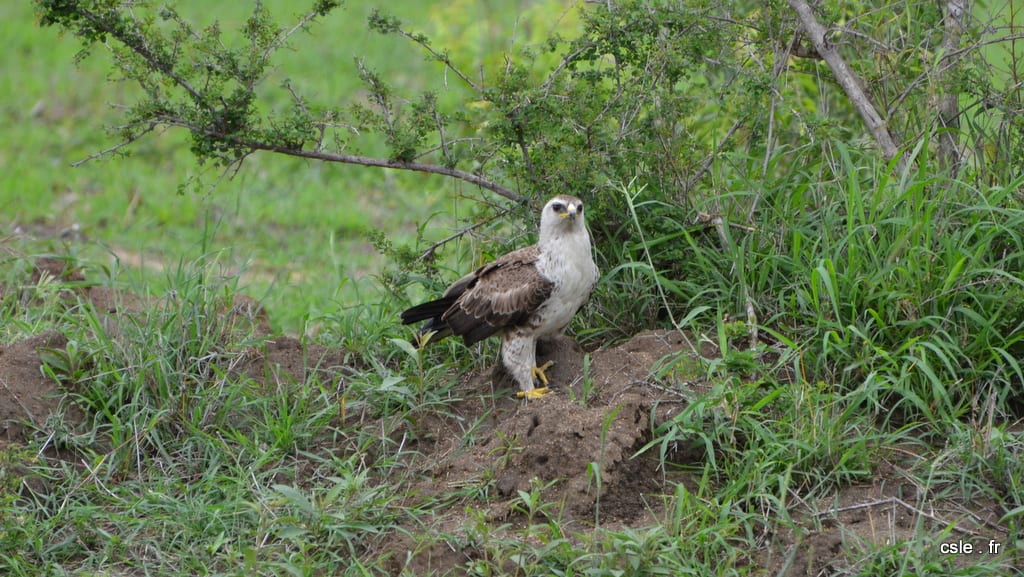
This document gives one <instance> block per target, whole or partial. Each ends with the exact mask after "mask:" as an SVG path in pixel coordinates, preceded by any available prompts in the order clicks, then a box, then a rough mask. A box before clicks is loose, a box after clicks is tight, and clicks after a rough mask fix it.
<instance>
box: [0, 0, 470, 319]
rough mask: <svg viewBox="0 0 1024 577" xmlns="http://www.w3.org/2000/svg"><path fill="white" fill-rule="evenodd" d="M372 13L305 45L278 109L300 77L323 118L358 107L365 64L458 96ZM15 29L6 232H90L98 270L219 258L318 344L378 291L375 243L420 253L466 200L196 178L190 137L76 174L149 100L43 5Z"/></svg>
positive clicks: (392, 184)
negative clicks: (332, 324) (37, 15)
mask: <svg viewBox="0 0 1024 577" xmlns="http://www.w3.org/2000/svg"><path fill="white" fill-rule="evenodd" d="M264 4H266V5H267V6H268V8H269V9H270V10H271V11H272V13H273V14H275V15H276V16H278V17H279V18H281V19H283V20H286V19H288V18H291V17H292V16H294V15H295V14H297V12H298V7H297V6H295V5H294V4H292V3H289V2H284V1H277V2H265V3H264ZM178 5H179V9H180V11H181V12H182V14H183V15H185V16H186V17H192V18H198V21H199V22H203V21H207V22H208V21H209V16H206V15H204V12H203V11H204V10H205V4H203V3H201V2H195V1H188V2H180V3H178ZM372 6H373V3H372V2H368V1H355V2H348V3H347V4H346V6H345V8H344V9H343V10H341V11H339V12H338V13H336V14H335V15H333V16H332V17H331V18H329V19H327V20H326V21H325V22H323V23H321V24H320V25H318V26H317V27H316V28H315V29H314V31H313V33H312V34H299V35H297V36H295V38H294V46H293V49H292V50H286V51H283V52H281V53H280V55H279V56H280V58H279V60H278V67H277V69H276V72H275V74H274V75H272V77H271V78H269V79H268V80H267V81H266V85H267V86H268V87H269V89H268V91H267V92H268V96H267V101H266V102H264V103H263V104H264V105H265V106H270V107H273V106H274V100H275V99H278V98H281V97H282V94H284V95H286V93H285V92H284V91H283V89H279V88H277V86H276V85H277V84H279V83H281V82H283V81H284V80H285V79H290V80H291V81H292V82H293V83H294V84H295V87H296V90H301V91H303V92H304V93H306V94H310V95H312V97H313V98H314V99H315V100H314V101H313V104H316V103H317V102H324V103H338V102H351V101H354V100H356V99H358V97H359V93H360V88H361V87H360V84H359V79H358V77H357V75H356V74H355V64H354V58H355V57H356V56H360V57H363V58H365V60H366V63H367V66H371V67H374V68H375V69H377V70H379V71H380V73H381V74H382V75H384V76H385V77H387V78H389V79H391V81H392V82H394V83H395V84H396V85H398V86H400V87H404V88H406V89H410V90H418V89H427V88H430V89H435V90H440V91H441V95H442V98H444V97H445V93H446V92H447V93H451V92H452V91H451V90H449V91H445V90H444V81H443V80H444V79H443V77H442V75H441V71H440V70H439V69H438V68H437V66H436V65H433V64H430V63H428V62H426V61H425V60H424V59H423V58H422V56H421V54H420V53H419V52H417V51H416V50H415V48H414V47H412V46H411V45H409V44H407V43H401V42H395V41H394V40H393V39H391V38H383V37H380V36H379V35H376V34H374V33H372V32H370V31H368V30H367V28H366V17H367V15H368V14H369V12H370V10H371V8H372ZM222 8H223V9H218V14H217V18H218V20H219V21H220V22H221V23H222V26H223V27H224V28H225V29H232V28H233V27H235V26H237V25H238V24H239V23H240V22H241V21H242V19H243V18H244V17H245V16H246V15H247V14H248V4H246V3H237V4H231V6H230V7H227V6H225V7H222ZM396 8H397V7H396ZM437 10H438V8H437V7H432V6H431V5H430V4H429V3H424V2H408V3H406V4H404V5H402V6H401V12H402V14H403V17H405V18H408V19H410V20H414V21H416V22H420V23H423V24H424V26H426V27H427V28H428V31H429V27H430V20H429V19H428V18H427V16H428V15H429V14H430V13H432V12H436V11H437ZM474 14H480V9H479V8H474V9H468V8H466V7H462V9H461V12H460V18H462V17H472V16H473V15H474ZM0 15H2V16H3V23H2V24H0V31H2V32H3V34H4V37H5V38H7V39H8V40H7V44H8V49H7V50H5V51H4V52H3V54H2V55H0V66H3V68H4V69H5V70H8V71H11V73H9V74H5V75H4V80H3V84H2V85H0V103H2V105H0V117H2V119H3V123H4V125H5V126H6V129H5V132H6V138H5V139H4V143H3V144H2V145H0V206H2V207H3V217H2V221H0V226H3V227H4V230H6V231H8V232H9V231H10V230H11V229H12V228H13V227H14V226H16V225H17V226H21V227H22V229H24V230H26V231H27V232H29V233H33V234H38V235H44V236H46V235H55V234H59V233H60V232H61V231H65V230H69V229H70V228H71V227H72V226H75V225H77V227H78V229H79V230H80V232H81V234H83V235H85V236H86V237H87V238H88V239H89V240H90V241H92V242H91V243H90V246H89V247H88V248H87V249H83V250H85V251H86V254H87V255H88V256H89V257H90V258H91V259H93V260H96V261H98V262H104V263H109V261H110V260H112V259H119V260H121V261H122V262H123V263H124V264H127V265H130V266H133V267H139V266H141V267H142V268H143V270H144V271H145V273H146V274H149V275H150V276H151V277H152V281H151V282H153V283H154V284H156V285H159V284H160V283H161V282H162V280H161V279H162V278H163V275H162V270H164V269H173V268H174V267H175V266H177V265H178V263H179V262H180V261H181V260H183V259H184V260H191V259H195V258H198V257H200V256H203V255H207V254H208V253H209V252H210V251H211V250H215V251H217V252H218V253H221V258H222V259H223V261H224V262H225V264H226V266H227V268H229V269H230V270H232V271H234V272H235V273H237V274H240V275H241V277H242V290H243V291H244V292H246V293H248V294H250V295H251V296H253V297H255V298H257V299H258V300H260V301H261V302H262V303H263V304H264V305H265V306H266V307H267V309H268V310H269V312H270V316H271V320H272V323H273V325H274V326H275V327H278V328H281V329H284V330H287V331H289V332H292V333H302V332H305V331H307V330H309V329H310V328H312V329H314V330H315V329H316V327H317V326H319V325H318V324H317V321H316V319H319V318H320V317H321V316H323V315H324V314H327V313H331V312H335V311H337V310H338V309H339V308H343V307H346V306H351V305H354V304H355V303H356V302H357V300H359V299H360V298H363V299H365V298H366V297H365V295H366V294H367V293H372V292H373V290H374V288H373V287H374V283H373V282H372V281H370V279H369V277H371V276H373V275H374V274H376V273H377V272H379V271H380V269H381V262H382V261H381V259H380V257H379V255H378V253H377V252H376V251H375V250H374V248H373V247H372V245H371V243H370V241H369V240H368V238H367V237H366V235H365V234H364V231H365V230H368V229H369V230H383V231H387V232H388V234H389V235H390V236H391V237H392V238H393V239H394V241H395V242H397V243H411V242H412V241H413V240H414V239H415V237H416V228H415V223H416V222H419V221H423V220H425V219H426V218H427V217H428V216H429V215H431V214H433V213H435V212H436V211H438V210H441V209H442V208H443V209H444V210H445V211H450V209H451V208H452V206H451V205H450V204H449V203H447V202H446V201H445V198H446V197H447V195H448V194H450V193H451V192H452V191H454V190H457V188H455V187H454V185H453V184H452V183H451V182H447V181H444V180H443V179H440V178H436V177H425V176H422V175H411V174H403V173H389V172H385V171H381V170H367V169H360V168H358V167H349V166H337V165H328V164H323V163H313V162H307V161H300V160H295V159H289V158H282V157H275V156H273V155H270V154H257V155H254V156H252V157H250V158H248V159H247V160H246V162H245V165H244V166H243V168H242V170H240V171H239V172H238V173H237V174H229V175H227V177H226V178H222V176H223V174H222V172H221V171H220V170H218V169H217V168H216V167H211V166H205V167H204V166H198V165H197V164H196V162H195V160H194V159H193V158H192V156H191V154H190V153H189V151H188V144H189V143H188V135H187V134H186V133H185V132H183V131H180V130H168V131H165V132H162V133H160V134H158V135H155V136H152V137H150V138H147V139H144V140H143V141H141V142H139V143H137V144H136V146H135V147H133V149H132V150H131V152H130V156H128V157H121V158H103V159H97V160H94V161H91V162H88V163H85V164H82V165H81V166H78V167H75V168H72V167H71V164H72V163H75V162H79V161H81V160H83V159H85V158H87V157H89V156H90V155H92V154H95V153H98V152H100V151H103V150H106V149H108V148H110V147H111V146H113V145H115V144H117V142H118V140H117V135H116V134H112V133H110V132H108V130H107V129H108V127H113V126H117V125H118V124H120V123H121V122H122V121H123V118H122V117H121V112H120V110H119V109H118V108H117V106H119V105H128V104H131V102H132V98H133V95H134V94H135V92H134V88H133V87H132V86H128V85H125V84H123V83H118V82H111V81H107V78H108V68H109V64H108V57H107V55H106V54H105V53H104V51H103V50H102V49H93V50H92V54H91V55H90V56H89V57H87V58H85V59H83V60H82V61H81V63H80V64H79V65H78V66H76V65H75V62H74V61H75V54H76V53H77V52H78V50H79V48H80V47H79V45H78V42H77V41H75V40H74V39H73V38H69V37H61V36H60V35H59V34H58V32H57V30H55V29H41V28H39V27H38V26H36V25H33V24H32V22H33V14H32V8H31V6H30V4H29V3H28V2H16V3H9V4H7V5H5V6H4V7H3V8H0ZM459 21H460V20H458V19H457V20H454V21H453V22H455V23H457V22H459ZM453 25H455V24H453ZM466 26H468V24H467V25H466ZM464 27H465V26H464ZM464 27H463V28H464ZM447 33H450V34H455V33H459V30H458V29H456V30H452V31H449V32H447ZM452 90H454V88H453V89H452ZM354 146H356V147H358V148H356V149H355V150H360V151H362V152H364V153H368V154H374V153H376V154H380V153H381V152H382V150H383V148H382V145H381V144H380V142H378V141H375V140H365V139H364V141H361V143H360V142H356V143H355V144H354ZM435 225H436V226H437V227H438V228H439V229H440V231H441V232H443V230H444V228H443V227H446V226H451V225H452V222H450V221H446V220H445V219H443V218H442V219H435ZM442 236H444V234H438V235H437V238H440V237H442ZM311 319H313V320H312V321H311ZM310 322H312V323H314V326H313V327H308V326H307V323H310Z"/></svg>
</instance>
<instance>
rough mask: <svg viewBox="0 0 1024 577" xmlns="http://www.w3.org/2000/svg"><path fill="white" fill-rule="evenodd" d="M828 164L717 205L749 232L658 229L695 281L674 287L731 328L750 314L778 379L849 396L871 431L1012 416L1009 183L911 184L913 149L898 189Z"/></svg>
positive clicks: (868, 165)
mask: <svg viewBox="0 0 1024 577" xmlns="http://www.w3.org/2000/svg"><path fill="white" fill-rule="evenodd" d="M828 148H829V150H830V151H831V153H832V154H831V155H830V156H828V157H827V159H828V160H827V161H824V162H818V163H815V162H814V161H813V160H812V158H811V157H810V155H804V156H801V153H800V151H798V152H797V158H796V162H794V163H793V164H794V165H795V166H798V167H799V166H802V168H799V169H798V170H796V171H795V172H793V173H792V174H790V175H788V177H787V178H786V179H783V180H778V181H768V182H764V183H763V184H762V186H761V188H758V187H757V186H755V185H751V184H750V183H743V182H740V183H738V184H737V185H736V186H737V189H738V190H737V191H736V192H735V193H732V194H730V195H729V196H728V197H726V198H725V200H724V201H723V200H722V199H719V200H718V202H722V204H721V205H720V206H721V207H722V209H721V213H724V215H723V216H726V217H727V218H726V220H727V221H729V222H735V221H738V220H740V219H742V217H743V215H747V214H749V216H750V217H751V219H752V220H751V221H750V226H749V227H748V226H739V227H736V226H719V227H717V228H716V227H714V226H712V225H707V226H704V225H701V226H688V225H684V224H682V223H680V222H679V221H678V220H675V221H671V222H673V223H674V225H675V227H676V230H677V231H678V233H679V236H680V237H681V238H682V239H684V240H685V242H686V244H687V248H688V250H689V253H690V254H691V255H692V256H691V257H689V258H688V261H689V262H690V263H691V264H692V265H693V266H688V267H687V269H686V273H685V275H681V277H680V278H678V279H676V280H674V283H673V287H674V288H676V289H677V290H678V289H680V288H681V289H682V291H683V292H684V293H686V294H689V295H694V298H699V300H700V302H702V303H703V304H708V303H709V302H710V303H713V305H712V307H711V308H712V310H718V311H721V310H724V311H726V314H728V315H730V316H732V317H734V318H746V317H747V313H748V312H750V311H754V312H756V316H757V318H756V319H748V320H756V321H757V323H758V325H759V326H760V327H762V328H763V331H764V332H765V333H766V334H768V335H770V337H769V338H768V341H769V343H773V344H777V347H775V348H776V349H779V350H782V351H783V354H782V355H781V358H782V360H783V363H784V364H785V365H786V366H785V367H784V368H785V371H786V372H787V373H788V374H789V377H788V378H793V377H794V376H796V377H797V378H799V379H800V380H803V381H806V382H818V381H821V382H825V383H830V384H831V385H832V386H834V387H836V389H837V390H839V391H842V392H847V393H854V397H855V401H856V402H857V403H858V404H861V405H864V406H866V407H868V408H870V410H871V411H872V412H873V413H874V414H876V415H879V416H881V417H883V418H884V419H889V418H893V417H895V418H897V420H898V421H899V422H906V421H910V420H917V419H923V420H925V421H927V422H930V423H933V424H940V423H942V422H947V421H949V420H957V419H962V418H965V417H971V416H977V415H978V413H979V411H980V408H981V407H983V406H986V405H987V404H990V403H989V401H991V403H994V406H995V410H997V411H999V412H1000V413H1001V414H1006V413H1010V412H1012V411H1013V410H1014V408H1015V407H1017V408H1019V403H1020V401H1021V397H1020V393H1019V392H1015V391H1019V390H1020V385H1021V383H1022V382H1024V372H1022V369H1021V361H1020V359H1021V355H1022V353H1024V343H1022V342H1021V339H1022V338H1024V331H1022V330H1021V328H1022V323H1024V281H1022V273H1024V236H1022V233H1021V231H1022V230H1024V209H1022V206H1021V203H1020V199H1019V196H1017V195H1016V192H1015V191H1016V190H1017V189H1018V188H1019V186H1020V184H1021V181H1020V180H1017V181H1014V182H1010V183H1008V184H1007V185H1005V186H994V187H991V188H988V189H985V190H982V189H978V188H974V187H971V186H968V185H967V184H965V183H963V182H959V181H955V180H950V179H947V178H943V177H942V176H941V175H939V176H934V175H929V174H927V173H926V171H925V170H923V169H922V170H916V169H914V168H913V166H915V163H917V164H919V165H921V166H927V160H926V159H925V158H924V154H923V153H921V151H922V149H920V148H919V149H918V153H919V154H918V155H916V156H912V157H911V158H910V160H911V161H913V162H910V163H908V166H911V168H908V169H907V170H905V171H904V172H902V173H897V174H894V164H893V163H889V164H884V163H880V162H878V161H877V160H874V159H873V158H872V156H871V155H870V154H865V153H863V152H861V151H858V150H855V149H852V148H849V147H848V146H846V145H845V144H842V143H831V144H830V145H829V147H828ZM791 161H793V159H791ZM747 185H750V186H749V188H748V187H747ZM723 253H724V255H723ZM723 256H725V257H726V258H723ZM683 302H686V301H683ZM689 306H693V302H690V303H689ZM760 344H761V346H764V343H763V342H761V343H760ZM761 352H766V350H765V349H762V350H761Z"/></svg>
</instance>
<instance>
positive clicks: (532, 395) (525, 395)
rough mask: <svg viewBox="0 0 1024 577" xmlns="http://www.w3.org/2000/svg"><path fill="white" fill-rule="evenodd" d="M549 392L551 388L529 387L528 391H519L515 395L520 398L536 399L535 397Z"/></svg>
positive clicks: (537, 397) (543, 395)
mask: <svg viewBox="0 0 1024 577" xmlns="http://www.w3.org/2000/svg"><path fill="white" fill-rule="evenodd" d="M550 393H551V389H549V388H547V387H538V388H536V389H530V390H529V391H519V392H518V393H516V397H518V398H520V399H527V400H531V401H536V400H537V399H539V398H541V397H545V396H547V395H548V394H550Z"/></svg>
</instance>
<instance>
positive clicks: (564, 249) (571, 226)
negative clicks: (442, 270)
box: [401, 195, 599, 399]
mask: <svg viewBox="0 0 1024 577" xmlns="http://www.w3.org/2000/svg"><path fill="white" fill-rule="evenodd" d="M598 277H599V272H598V270H597V265H596V264H594V258H593V255H592V254H591V247H590V233H589V232H588V231H587V227H586V224H585V222H584V218H583V201H581V200H580V199H578V198H576V197H574V196H569V195H560V196H556V197H554V198H552V199H551V200H549V201H548V202H547V204H545V205H544V209H543V210H542V211H541V215H540V233H539V235H538V240H537V244H535V245H532V246H528V247H524V248H521V249H519V250H515V251H512V252H510V253H508V254H506V255H504V256H502V257H500V258H498V259H497V260H494V261H492V262H490V263H488V264H485V265H483V266H481V267H480V268H478V269H476V270H475V271H473V272H471V273H469V274H467V275H466V276H464V277H462V278H460V279H459V280H457V281H455V283H454V284H452V285H451V286H450V287H448V289H447V290H446V291H444V294H442V295H441V298H438V299H436V300H432V301H430V302H426V303H423V304H420V305H417V306H414V307H412V308H410V309H408V310H406V311H404V312H403V313H402V315H401V318H402V324H403V325H408V324H412V323H416V322H420V321H426V322H425V323H424V324H423V326H422V327H421V328H420V331H419V334H420V339H419V342H420V344H421V346H422V345H425V344H427V343H430V342H435V341H438V340H440V339H443V338H445V337H448V336H451V335H455V336H458V337H462V340H463V342H465V343H466V345H472V344H473V343H476V342H479V341H482V340H483V339H486V338H487V337H490V336H493V335H500V336H501V363H502V366H504V368H505V370H506V372H507V373H508V374H509V375H510V376H511V377H512V379H513V380H514V381H515V383H516V384H517V385H518V386H519V392H518V393H517V396H519V397H520V398H526V399H537V398H540V397H542V396H544V395H546V394H547V393H548V389H547V385H548V378H547V375H545V374H544V371H546V370H547V369H549V368H550V367H551V364H552V362H551V361H548V362H547V363H545V364H544V365H543V366H540V367H538V366H537V361H536V357H537V340H538V339H541V338H544V337H549V336H553V335H558V334H561V333H562V332H564V331H565V329H566V327H568V326H569V322H570V321H572V317H573V316H574V315H575V314H576V311H578V310H579V309H580V307H582V306H583V304H584V303H586V302H587V299H588V298H589V297H590V293H591V291H593V290H594V286H595V285H596V284H597V279H598ZM538 384H540V385H543V386H541V387H538V386H536V385H538Z"/></svg>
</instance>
